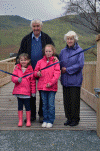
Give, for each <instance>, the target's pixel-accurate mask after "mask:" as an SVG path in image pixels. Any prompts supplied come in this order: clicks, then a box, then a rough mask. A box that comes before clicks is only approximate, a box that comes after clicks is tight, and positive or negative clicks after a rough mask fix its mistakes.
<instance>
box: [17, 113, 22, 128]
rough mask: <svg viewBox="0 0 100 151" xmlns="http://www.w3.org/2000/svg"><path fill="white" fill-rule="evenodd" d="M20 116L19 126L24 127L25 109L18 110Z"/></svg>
mask: <svg viewBox="0 0 100 151" xmlns="http://www.w3.org/2000/svg"><path fill="white" fill-rule="evenodd" d="M18 118H19V122H18V127H22V125H23V111H18Z"/></svg>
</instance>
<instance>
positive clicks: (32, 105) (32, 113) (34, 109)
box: [30, 91, 43, 118]
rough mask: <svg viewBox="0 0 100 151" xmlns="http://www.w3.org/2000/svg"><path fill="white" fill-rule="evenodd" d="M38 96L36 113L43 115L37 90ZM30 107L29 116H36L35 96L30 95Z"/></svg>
mask: <svg viewBox="0 0 100 151" xmlns="http://www.w3.org/2000/svg"><path fill="white" fill-rule="evenodd" d="M39 97H40V100H39V111H38V114H39V116H43V111H42V97H41V91H39ZM30 107H31V117H33V118H36V97H31V99H30Z"/></svg>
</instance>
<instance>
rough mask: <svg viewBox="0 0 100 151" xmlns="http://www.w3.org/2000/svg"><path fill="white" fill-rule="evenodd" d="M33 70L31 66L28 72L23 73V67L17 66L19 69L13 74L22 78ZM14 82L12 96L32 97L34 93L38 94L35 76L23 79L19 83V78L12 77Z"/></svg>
mask: <svg viewBox="0 0 100 151" xmlns="http://www.w3.org/2000/svg"><path fill="white" fill-rule="evenodd" d="M32 72H33V68H32V66H31V65H29V66H28V67H27V69H26V71H25V72H24V73H23V72H22V69H21V65H20V64H17V67H16V68H15V70H14V71H13V74H15V75H17V76H19V77H22V76H24V75H26V74H29V73H32ZM12 82H13V83H15V86H14V89H13V92H12V94H22V95H29V96H31V94H32V93H36V80H35V77H34V76H33V74H31V75H29V76H27V77H25V78H22V82H21V83H19V82H18V77H15V76H12Z"/></svg>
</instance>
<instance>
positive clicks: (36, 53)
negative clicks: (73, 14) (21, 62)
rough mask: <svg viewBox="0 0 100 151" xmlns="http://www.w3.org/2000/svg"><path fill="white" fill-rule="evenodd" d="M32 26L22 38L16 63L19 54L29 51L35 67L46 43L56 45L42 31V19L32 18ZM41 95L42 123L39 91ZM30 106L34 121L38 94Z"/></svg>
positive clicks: (32, 98)
mask: <svg viewBox="0 0 100 151" xmlns="http://www.w3.org/2000/svg"><path fill="white" fill-rule="evenodd" d="M30 26H31V28H32V30H33V31H32V32H31V33H29V34H28V35H26V36H25V37H24V38H23V39H22V41H21V45H20V49H19V51H18V54H17V57H16V64H17V63H18V61H17V60H18V56H19V55H20V54H21V53H23V52H24V53H28V54H29V57H30V58H31V64H32V67H33V69H34V68H35V65H36V63H37V61H38V60H40V59H42V57H43V54H42V49H43V48H44V47H45V45H46V44H52V45H54V43H53V41H52V39H51V38H50V37H49V36H48V35H47V34H46V33H44V32H42V31H41V29H42V26H43V24H42V22H41V21H40V20H32V21H31V24H30ZM39 95H40V102H39V112H38V114H39V122H40V123H42V120H43V111H42V98H41V92H39ZM30 106H31V122H32V121H35V120H36V96H34V97H31V101H30ZM25 122H26V120H25Z"/></svg>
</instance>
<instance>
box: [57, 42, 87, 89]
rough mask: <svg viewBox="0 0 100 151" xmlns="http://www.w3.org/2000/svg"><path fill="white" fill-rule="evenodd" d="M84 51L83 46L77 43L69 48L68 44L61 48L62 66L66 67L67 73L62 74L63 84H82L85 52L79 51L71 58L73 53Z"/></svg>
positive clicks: (67, 85)
mask: <svg viewBox="0 0 100 151" xmlns="http://www.w3.org/2000/svg"><path fill="white" fill-rule="evenodd" d="M80 51H82V48H81V47H80V46H79V45H78V43H75V45H74V47H71V48H69V47H68V46H66V47H65V48H64V49H62V50H61V53H60V55H59V61H61V63H60V67H61V68H62V67H65V68H66V73H64V74H61V84H62V85H63V86H65V87H69V86H76V87H80V86H81V85H82V80H83V76H82V69H83V66H84V53H83V52H82V53H79V54H77V55H75V56H73V57H71V58H69V57H70V56H71V55H74V54H76V53H78V52H80Z"/></svg>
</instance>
